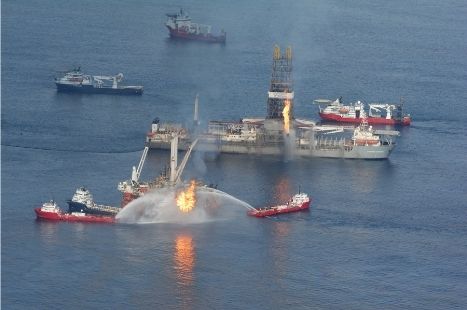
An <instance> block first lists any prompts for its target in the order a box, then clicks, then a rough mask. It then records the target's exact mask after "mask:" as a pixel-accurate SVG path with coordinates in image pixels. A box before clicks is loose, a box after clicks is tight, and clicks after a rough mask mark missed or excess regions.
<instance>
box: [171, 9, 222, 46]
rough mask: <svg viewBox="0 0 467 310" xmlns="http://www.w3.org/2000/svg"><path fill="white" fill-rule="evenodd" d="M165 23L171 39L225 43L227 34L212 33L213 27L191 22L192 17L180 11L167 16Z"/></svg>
mask: <svg viewBox="0 0 467 310" xmlns="http://www.w3.org/2000/svg"><path fill="white" fill-rule="evenodd" d="M167 17H168V20H167V22H166V23H165V25H166V27H167V29H169V32H170V37H171V38H178V39H184V40H194V41H203V42H210V43H225V38H226V33H225V32H224V31H223V30H222V31H221V33H220V34H219V35H213V34H212V33H211V26H209V25H203V24H198V23H193V22H191V18H190V16H188V14H186V13H185V12H183V10H182V9H180V12H178V13H176V14H167Z"/></svg>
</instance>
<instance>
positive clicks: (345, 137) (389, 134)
mask: <svg viewBox="0 0 467 310" xmlns="http://www.w3.org/2000/svg"><path fill="white" fill-rule="evenodd" d="M291 59H292V52H291V49H290V48H288V49H287V50H286V53H285V55H282V54H281V53H280V50H279V48H278V47H276V48H275V50H274V57H273V62H274V65H273V74H272V78H271V86H270V89H269V92H268V102H267V116H266V117H263V118H244V119H241V120H240V121H237V122H231V121H210V122H209V125H208V129H207V131H205V132H204V133H201V134H198V133H197V132H198V131H199V129H198V128H197V125H198V124H199V122H198V97H196V100H195V109H194V110H195V113H194V119H193V121H194V124H195V128H194V129H193V130H192V131H191V132H189V131H188V130H186V129H184V128H182V127H181V126H180V125H169V124H164V125H160V124H159V121H158V120H157V121H154V122H153V124H152V128H151V132H149V133H148V134H147V137H146V143H147V146H148V147H150V148H156V149H168V148H169V147H170V137H171V136H172V135H174V134H177V135H178V136H179V137H180V143H179V149H180V150H186V149H188V148H189V147H190V143H191V142H192V141H194V140H195V138H196V139H197V140H198V144H197V146H196V149H197V150H200V151H204V152H215V153H234V154H253V155H279V156H284V155H285V156H286V157H289V156H302V157H330V158H352V159H385V158H388V156H389V154H390V153H391V151H392V150H393V148H394V146H395V142H394V140H395V139H394V137H395V136H397V135H398V134H399V132H397V131H393V130H374V129H373V128H371V127H369V126H367V123H364V124H363V125H361V126H358V127H357V128H354V127H344V126H325V125H324V126H318V125H317V124H316V123H315V122H313V121H311V120H306V119H299V118H295V117H294V116H293V99H294V92H293V90H292V86H293V85H292V79H291V70H292V65H291ZM360 135H365V137H367V139H366V141H365V143H363V142H362V141H360V139H357V138H356V137H357V136H360Z"/></svg>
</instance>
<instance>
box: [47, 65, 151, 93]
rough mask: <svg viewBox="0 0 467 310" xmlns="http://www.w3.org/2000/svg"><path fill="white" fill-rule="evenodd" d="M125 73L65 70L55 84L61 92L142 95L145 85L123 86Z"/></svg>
mask: <svg viewBox="0 0 467 310" xmlns="http://www.w3.org/2000/svg"><path fill="white" fill-rule="evenodd" d="M122 80H123V74H122V73H119V74H117V75H115V76H105V75H87V74H84V73H83V72H81V68H79V67H78V68H76V69H73V70H71V71H69V72H65V73H64V75H63V76H60V77H56V78H55V85H56V86H57V91H59V92H74V93H86V94H116V95H142V94H143V86H123V85H121V82H122Z"/></svg>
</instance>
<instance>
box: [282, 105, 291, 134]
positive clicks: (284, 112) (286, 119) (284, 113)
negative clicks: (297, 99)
mask: <svg viewBox="0 0 467 310" xmlns="http://www.w3.org/2000/svg"><path fill="white" fill-rule="evenodd" d="M282 116H283V117H284V132H285V133H286V134H289V131H290V100H289V99H286V100H285V101H284V109H283V110H282Z"/></svg>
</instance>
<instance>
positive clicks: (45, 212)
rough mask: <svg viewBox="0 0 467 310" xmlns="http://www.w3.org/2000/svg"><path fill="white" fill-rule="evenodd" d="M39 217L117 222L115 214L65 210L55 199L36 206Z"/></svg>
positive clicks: (56, 219)
mask: <svg viewBox="0 0 467 310" xmlns="http://www.w3.org/2000/svg"><path fill="white" fill-rule="evenodd" d="M34 211H35V212H36V216H37V219H40V220H50V221H67V222H85V223H115V216H99V215H90V214H86V213H84V212H69V213H66V212H63V211H62V210H60V208H59V207H58V206H57V204H56V202H55V201H53V200H52V201H50V202H46V203H43V204H42V207H40V208H35V209H34Z"/></svg>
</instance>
